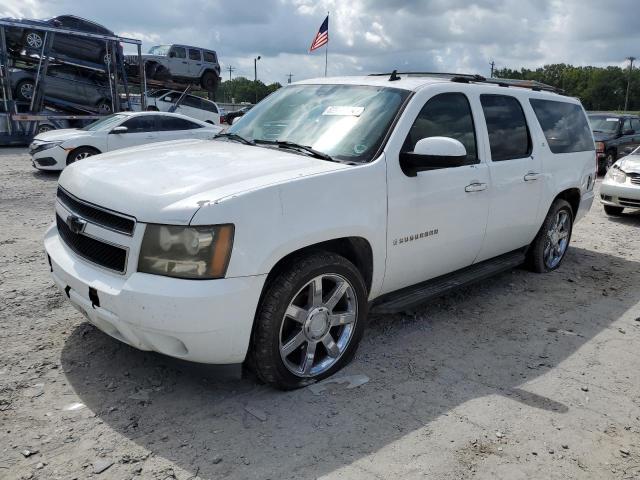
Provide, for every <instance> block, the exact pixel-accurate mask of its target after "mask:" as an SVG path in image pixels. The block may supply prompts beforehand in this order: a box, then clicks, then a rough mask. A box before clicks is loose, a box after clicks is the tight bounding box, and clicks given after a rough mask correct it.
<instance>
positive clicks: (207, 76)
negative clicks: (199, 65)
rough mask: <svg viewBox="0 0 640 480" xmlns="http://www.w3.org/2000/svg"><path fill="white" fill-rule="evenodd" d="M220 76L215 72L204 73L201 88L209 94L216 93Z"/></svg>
mask: <svg viewBox="0 0 640 480" xmlns="http://www.w3.org/2000/svg"><path fill="white" fill-rule="evenodd" d="M218 82H219V79H218V76H217V75H216V74H215V73H213V72H204V73H203V74H202V77H201V78H200V86H201V87H202V88H204V89H205V90H206V91H207V92H215V91H216V90H217V88H218Z"/></svg>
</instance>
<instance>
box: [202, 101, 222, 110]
mask: <svg viewBox="0 0 640 480" xmlns="http://www.w3.org/2000/svg"><path fill="white" fill-rule="evenodd" d="M202 108H203V109H204V110H206V111H207V112H213V113H218V108H217V107H216V104H215V103H213V102H207V101H206V100H202Z"/></svg>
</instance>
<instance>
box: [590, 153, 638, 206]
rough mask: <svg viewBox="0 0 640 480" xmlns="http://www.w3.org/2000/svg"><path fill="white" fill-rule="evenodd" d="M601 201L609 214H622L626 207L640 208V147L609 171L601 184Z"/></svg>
mask: <svg viewBox="0 0 640 480" xmlns="http://www.w3.org/2000/svg"><path fill="white" fill-rule="evenodd" d="M600 201H601V202H602V205H603V206H604V211H605V212H606V213H607V215H620V214H621V213H622V211H623V210H624V209H625V208H640V148H636V149H635V150H634V151H633V152H631V153H630V154H629V155H627V156H626V157H623V158H621V159H620V160H618V161H617V162H616V163H614V164H613V166H612V167H611V168H610V169H609V170H608V171H607V174H606V175H605V177H604V181H603V182H602V185H601V186H600Z"/></svg>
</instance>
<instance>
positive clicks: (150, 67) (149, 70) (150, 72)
mask: <svg viewBox="0 0 640 480" xmlns="http://www.w3.org/2000/svg"><path fill="white" fill-rule="evenodd" d="M157 69H158V64H157V63H155V62H147V63H145V64H144V72H145V75H146V76H147V78H148V79H149V80H153V79H154V77H155V74H156V70H157Z"/></svg>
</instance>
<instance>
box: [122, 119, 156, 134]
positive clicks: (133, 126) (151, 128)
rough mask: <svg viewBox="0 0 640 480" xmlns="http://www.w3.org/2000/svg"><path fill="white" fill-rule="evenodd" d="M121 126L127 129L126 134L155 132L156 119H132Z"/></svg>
mask: <svg viewBox="0 0 640 480" xmlns="http://www.w3.org/2000/svg"><path fill="white" fill-rule="evenodd" d="M122 126H123V127H127V128H128V129H129V130H128V131H127V133H144V132H155V131H156V117H155V116H154V115H144V116H140V117H134V118H131V119H129V120H127V121H126V122H124V123H123V124H122Z"/></svg>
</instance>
